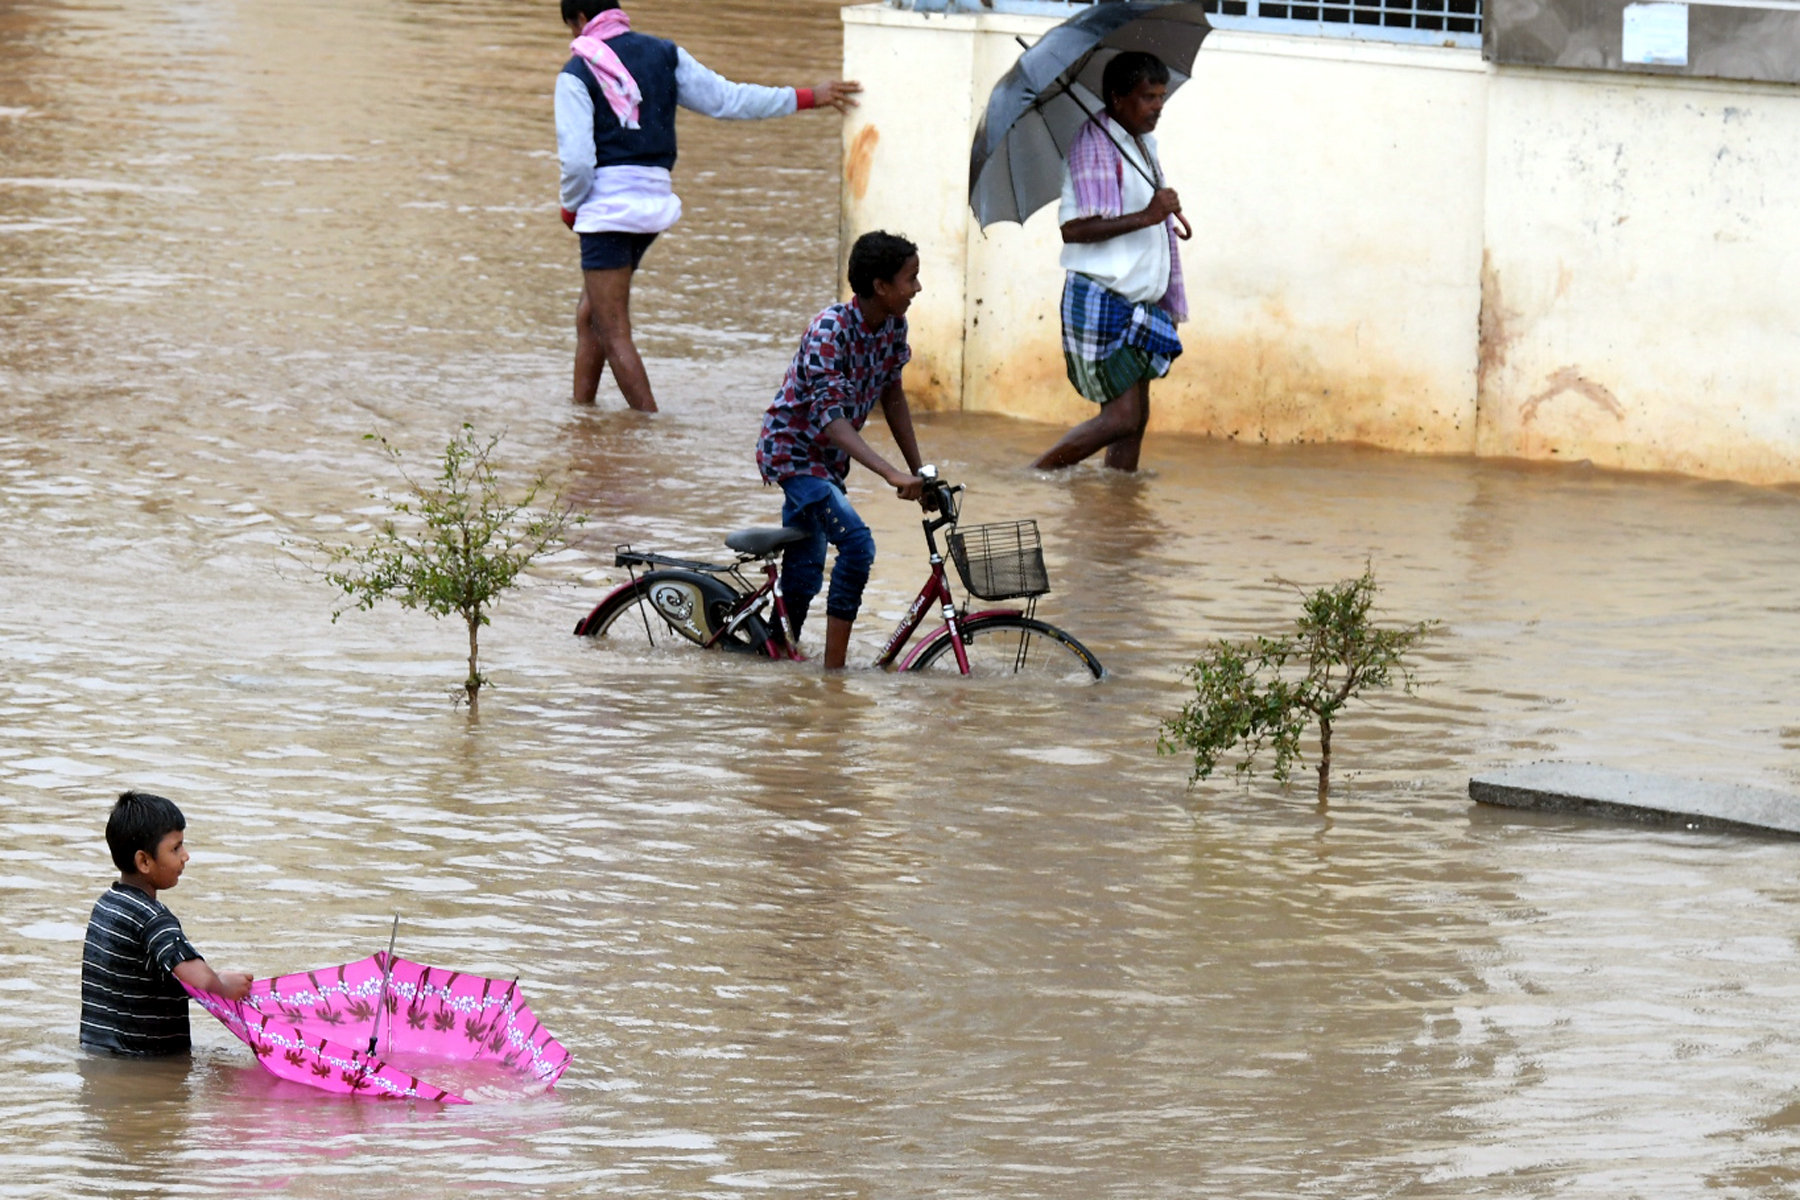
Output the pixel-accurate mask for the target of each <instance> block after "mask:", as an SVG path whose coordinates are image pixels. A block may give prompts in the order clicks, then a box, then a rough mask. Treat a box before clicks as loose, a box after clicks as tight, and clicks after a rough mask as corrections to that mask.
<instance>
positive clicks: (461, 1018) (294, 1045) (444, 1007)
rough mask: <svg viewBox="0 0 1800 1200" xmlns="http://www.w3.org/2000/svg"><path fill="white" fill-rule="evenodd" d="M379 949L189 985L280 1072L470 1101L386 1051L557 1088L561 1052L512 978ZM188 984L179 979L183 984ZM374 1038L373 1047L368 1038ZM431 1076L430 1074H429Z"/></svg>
mask: <svg viewBox="0 0 1800 1200" xmlns="http://www.w3.org/2000/svg"><path fill="white" fill-rule="evenodd" d="M388 966H389V956H388V955H387V954H385V953H377V954H373V955H371V956H369V957H368V958H365V959H360V960H358V961H357V962H353V963H345V964H344V965H342V966H338V967H325V968H321V969H319V970H315V971H305V972H301V973H299V974H294V975H283V976H280V977H279V978H276V979H264V980H259V981H257V982H256V983H254V984H252V985H251V987H250V993H249V994H248V995H247V996H245V997H244V998H243V999H242V1000H227V999H226V998H225V997H223V996H219V995H215V994H213V993H212V992H202V991H198V990H196V989H194V988H191V987H190V988H188V989H187V992H188V995H189V996H191V997H193V999H194V1001H195V1002H196V1003H198V1004H199V1005H200V1006H201V1007H202V1008H204V1009H206V1011H208V1012H210V1013H211V1014H212V1015H213V1016H215V1017H217V1018H218V1019H219V1022H220V1023H221V1024H223V1025H224V1026H225V1028H227V1029H229V1030H231V1032H232V1033H233V1034H235V1035H236V1036H237V1037H238V1039H239V1040H241V1041H242V1042H243V1043H244V1044H245V1045H247V1046H249V1047H250V1049H251V1051H252V1052H253V1053H254V1054H255V1056H256V1061H257V1062H258V1063H259V1064H261V1066H262V1067H263V1069H264V1070H266V1071H268V1072H269V1073H270V1074H271V1075H275V1076H277V1077H279V1078H281V1079H288V1080H292V1081H294V1082H296V1083H303V1084H306V1085H307V1086H309V1087H315V1088H321V1089H323V1090H325V1091H328V1092H339V1093H343V1094H347V1095H360V1096H373V1097H376V1098H378V1099H382V1100H429V1101H436V1102H439V1103H443V1104H467V1103H469V1102H470V1098H469V1097H467V1096H462V1095H458V1094H456V1093H455V1092H452V1091H449V1090H447V1089H445V1088H442V1087H439V1086H437V1085H435V1084H432V1083H429V1082H426V1081H424V1080H421V1079H419V1078H417V1077H416V1076H414V1075H411V1074H409V1073H408V1072H406V1071H402V1070H400V1069H399V1068H397V1067H395V1066H393V1065H391V1064H390V1063H388V1062H387V1061H386V1058H387V1057H388V1056H396V1055H404V1056H407V1058H408V1059H409V1061H410V1060H413V1059H415V1058H430V1059H439V1060H443V1061H445V1062H447V1063H449V1062H490V1063H492V1064H494V1065H495V1066H496V1067H498V1068H500V1069H502V1070H504V1071H507V1072H510V1073H512V1074H514V1075H517V1076H518V1077H519V1079H520V1081H521V1082H523V1083H525V1084H527V1085H529V1086H530V1088H531V1090H545V1089H548V1088H551V1087H554V1086H555V1084H556V1081H557V1080H558V1079H560V1078H561V1077H562V1073H563V1071H565V1070H566V1069H567V1068H568V1065H569V1052H568V1051H567V1050H565V1049H564V1048H563V1047H562V1045H561V1043H559V1042H558V1041H557V1040H556V1039H555V1038H553V1037H551V1036H550V1031H549V1030H547V1029H545V1028H544V1027H543V1024H542V1023H541V1022H539V1021H538V1019H537V1017H536V1016H534V1015H533V1014H532V1011H531V1009H530V1007H528V1006H527V1005H526V1003H525V999H524V997H523V996H522V995H520V993H519V988H518V983H517V981H514V982H512V983H504V982H501V981H498V980H493V979H485V978H483V977H481V976H479V975H465V974H463V973H462V972H459V971H446V970H444V969H443V968H441V967H430V966H426V965H424V964H423V963H415V962H409V961H407V960H406V959H404V958H399V957H394V958H393V959H392V968H393V969H392V973H391V974H390V973H389V970H388ZM183 986H186V985H183ZM372 1038H378V1044H377V1045H376V1047H375V1052H374V1053H371V1052H370V1051H369V1049H368V1046H369V1045H370V1039H372ZM427 1073H429V1072H427Z"/></svg>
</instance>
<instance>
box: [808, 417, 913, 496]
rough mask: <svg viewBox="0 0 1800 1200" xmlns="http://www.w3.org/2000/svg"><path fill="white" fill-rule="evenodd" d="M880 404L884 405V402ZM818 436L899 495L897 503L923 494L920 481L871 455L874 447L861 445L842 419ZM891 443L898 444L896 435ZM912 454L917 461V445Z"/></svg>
mask: <svg viewBox="0 0 1800 1200" xmlns="http://www.w3.org/2000/svg"><path fill="white" fill-rule="evenodd" d="M882 403H883V404H885V403H886V399H885V398H884V399H883V401H882ZM907 432H908V434H909V435H910V433H911V426H910V424H909V425H908V428H907ZM820 436H821V437H823V438H824V439H825V440H826V441H828V442H830V443H831V444H832V445H833V446H836V447H837V448H838V449H839V450H842V451H843V452H844V453H845V454H848V455H849V456H850V457H851V458H853V459H855V460H856V461H857V462H859V463H861V464H862V465H863V466H865V467H867V468H869V470H871V471H873V472H875V473H876V474H877V475H879V476H881V477H882V478H883V479H885V480H887V482H888V485H889V486H890V487H892V488H893V489H894V491H895V492H897V493H898V494H899V496H900V499H902V500H917V499H918V498H919V497H920V496H922V495H924V494H925V481H924V480H922V479H920V478H919V477H918V475H917V474H909V473H907V472H905V471H902V470H900V469H899V468H898V467H896V466H894V465H893V464H892V463H890V462H888V460H887V459H885V458H883V457H881V455H879V454H877V453H876V452H875V447H873V446H871V445H869V443H867V442H865V441H864V440H863V436H862V434H860V433H858V432H856V429H855V427H854V426H852V425H851V424H850V422H849V421H847V420H845V419H844V418H843V417H839V418H838V419H837V420H835V421H833V422H831V424H829V425H827V426H825V428H824V429H823V430H821V431H820ZM895 440H896V441H898V440H899V439H898V435H896V438H895ZM901 450H902V451H903V452H904V450H905V447H904V446H902V447H901ZM912 453H913V456H914V457H917V455H918V453H919V448H918V446H917V445H914V446H913V449H912Z"/></svg>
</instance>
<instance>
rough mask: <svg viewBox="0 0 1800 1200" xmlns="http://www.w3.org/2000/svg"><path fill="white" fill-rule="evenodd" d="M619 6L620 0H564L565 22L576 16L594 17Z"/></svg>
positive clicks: (565, 23) (563, 12)
mask: <svg viewBox="0 0 1800 1200" xmlns="http://www.w3.org/2000/svg"><path fill="white" fill-rule="evenodd" d="M617 7H619V0H562V14H563V24H564V25H567V24H568V23H569V22H570V21H573V20H574V19H575V18H576V17H588V18H590V19H592V18H594V17H597V16H599V15H600V14H601V13H603V12H605V11H606V10H607V9H609V8H617Z"/></svg>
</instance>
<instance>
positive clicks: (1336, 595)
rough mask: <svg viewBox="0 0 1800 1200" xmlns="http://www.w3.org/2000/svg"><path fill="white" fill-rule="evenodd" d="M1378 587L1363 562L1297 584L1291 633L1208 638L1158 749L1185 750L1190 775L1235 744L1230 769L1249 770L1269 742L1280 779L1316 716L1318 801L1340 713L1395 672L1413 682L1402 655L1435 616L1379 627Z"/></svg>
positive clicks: (1204, 772)
mask: <svg viewBox="0 0 1800 1200" xmlns="http://www.w3.org/2000/svg"><path fill="white" fill-rule="evenodd" d="M1295 590H1297V591H1300V589H1298V588H1296V589H1295ZM1378 590H1379V589H1378V588H1377V587H1376V584H1375V574H1374V570H1373V568H1369V567H1365V568H1364V570H1363V573H1362V575H1361V576H1360V577H1359V578H1356V579H1346V580H1344V581H1343V582H1341V583H1338V584H1335V585H1333V586H1331V587H1322V588H1319V589H1317V590H1316V591H1312V592H1306V591H1301V613H1300V616H1299V617H1298V618H1297V619H1296V620H1295V622H1294V628H1293V631H1292V632H1291V633H1288V634H1285V635H1283V636H1281V637H1257V638H1252V639H1251V640H1249V641H1245V642H1232V641H1225V640H1220V641H1218V642H1215V643H1213V645H1212V646H1210V647H1209V648H1208V649H1206V650H1205V651H1203V652H1202V653H1201V655H1200V657H1199V658H1197V659H1196V660H1195V661H1194V664H1193V666H1191V667H1189V668H1188V671H1187V678H1189V679H1191V680H1192V681H1193V683H1194V696H1193V698H1192V699H1190V700H1189V701H1188V702H1187V703H1186V704H1185V705H1183V706H1182V709H1181V711H1180V712H1179V713H1177V714H1176V715H1175V716H1173V717H1171V718H1169V719H1168V720H1166V721H1164V722H1163V723H1162V732H1161V735H1160V736H1159V737H1158V738H1157V750H1158V751H1159V752H1160V753H1163V754H1177V753H1181V752H1183V751H1191V752H1192V753H1193V755H1194V773H1193V775H1192V776H1191V777H1190V778H1189V782H1190V783H1192V782H1195V781H1197V780H1201V779H1206V778H1208V777H1210V776H1211V775H1212V773H1213V770H1214V768H1216V767H1217V766H1218V765H1219V762H1220V760H1221V759H1222V758H1224V757H1225V756H1226V755H1227V754H1229V753H1230V752H1231V751H1232V750H1233V749H1241V750H1242V752H1243V756H1242V757H1241V758H1240V759H1239V760H1238V761H1237V762H1236V763H1235V764H1234V765H1233V767H1232V770H1233V771H1234V773H1235V774H1236V775H1237V776H1238V777H1239V778H1240V779H1248V778H1249V777H1250V776H1251V775H1252V774H1253V773H1254V768H1255V762H1256V757H1257V755H1258V754H1259V753H1260V752H1261V751H1262V750H1263V749H1264V748H1265V747H1267V748H1268V749H1269V750H1270V751H1271V752H1272V753H1273V755H1274V766H1273V770H1272V771H1271V773H1272V774H1273V775H1274V777H1275V778H1276V780H1278V781H1279V782H1282V783H1286V782H1287V781H1288V778H1289V774H1290V769H1291V767H1292V766H1293V764H1294V762H1295V761H1296V760H1298V759H1299V758H1300V756H1301V755H1300V738H1301V736H1302V735H1303V734H1304V733H1305V732H1306V727H1307V726H1308V725H1309V724H1312V723H1314V722H1317V724H1318V726H1319V765H1318V768H1317V770H1318V774H1319V803H1321V804H1323V803H1325V801H1326V798H1327V796H1328V795H1329V793H1330V790H1331V731H1332V725H1333V724H1334V723H1335V722H1336V720H1337V718H1338V715H1339V713H1340V712H1342V711H1343V709H1344V707H1345V706H1346V705H1347V704H1349V703H1350V701H1352V700H1354V699H1356V698H1357V696H1359V695H1361V694H1362V693H1363V692H1365V691H1370V690H1373V689H1379V688H1388V687H1392V686H1393V685H1394V681H1395V679H1396V678H1398V679H1399V681H1400V683H1401V686H1402V687H1403V689H1404V690H1405V691H1407V692H1411V691H1412V690H1413V688H1414V686H1415V684H1414V679H1413V673H1412V671H1411V669H1410V668H1409V667H1408V666H1407V665H1406V663H1405V661H1404V658H1405V655H1406V654H1407V652H1408V651H1410V650H1411V649H1412V648H1413V647H1414V646H1415V645H1416V644H1417V643H1418V642H1419V640H1420V639H1421V638H1423V637H1425V636H1426V635H1427V634H1429V633H1430V632H1431V631H1432V630H1433V629H1434V628H1436V626H1437V622H1436V621H1420V622H1418V623H1416V624H1412V625H1403V626H1400V627H1398V628H1389V629H1383V628H1379V627H1377V626H1376V625H1375V623H1374V621H1373V617H1372V612H1373V609H1374V604H1375V594H1376V592H1377V591H1378Z"/></svg>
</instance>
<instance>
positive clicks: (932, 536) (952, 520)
mask: <svg viewBox="0 0 1800 1200" xmlns="http://www.w3.org/2000/svg"><path fill="white" fill-rule="evenodd" d="M926 470H928V471H929V470H930V468H929V467H928V468H926ZM925 488H926V491H927V492H928V493H929V494H930V495H931V497H932V499H933V501H934V505H933V506H934V507H935V508H936V509H937V516H935V517H927V518H925V519H924V520H923V521H921V522H919V524H920V525H921V526H923V527H924V529H925V545H926V547H927V548H929V549H930V551H931V577H930V578H929V579H927V580H926V581H925V586H923V587H921V588H920V589H919V594H918V596H916V597H915V598H914V599H913V602H912V605H911V606H910V607H909V608H908V609H907V610H906V615H905V616H903V617H901V618H900V623H899V624H898V625H896V626H894V632H893V633H891V634H889V635H888V640H887V644H886V645H884V646H882V648H881V653H880V654H879V655H877V656H876V658H875V665H876V666H877V667H880V668H881V669H882V670H884V671H893V670H900V671H905V670H907V669H908V668H910V667H911V666H912V664H913V662H914V660H916V659H917V658H918V657H919V656H920V655H921V654H923V653H925V651H926V650H927V649H928V648H929V647H930V646H932V645H933V644H934V643H936V642H937V641H938V640H939V639H940V638H946V637H947V638H950V639H952V640H951V642H950V651H951V653H952V654H954V655H956V669H957V671H959V672H960V673H962V674H964V675H967V674H968V673H969V652H968V651H967V650H966V649H964V646H965V644H966V643H965V642H964V641H963V635H962V626H963V622H965V621H970V620H973V619H975V618H976V617H986V616H996V615H1000V614H1007V615H1013V614H1017V613H1019V612H1020V611H1021V610H1019V609H1016V608H991V609H984V610H983V611H981V612H978V613H963V614H960V615H959V614H958V613H957V611H956V596H955V595H954V594H953V593H952V592H951V591H950V579H949V573H948V572H947V571H945V570H944V556H943V554H942V553H941V552H939V550H938V544H937V531H938V530H940V529H942V528H944V527H945V526H947V525H952V526H953V525H955V524H956V521H957V515H958V512H957V503H956V494H957V493H958V492H960V491H962V487H961V486H960V485H958V486H956V487H951V486H949V485H947V484H945V483H944V482H942V481H941V480H939V479H938V478H937V477H936V475H935V474H933V475H932V476H930V477H929V478H928V480H927V482H926V485H925ZM934 602H935V603H936V604H937V605H938V606H939V611H940V612H941V614H942V616H943V618H944V623H943V624H942V625H940V626H938V627H937V629H935V630H933V631H932V633H931V636H929V637H927V638H925V639H924V640H923V641H921V642H920V643H919V644H918V645H917V646H914V647H913V649H912V653H911V654H908V655H907V656H906V658H905V659H904V660H903V661H901V662H900V664H899V666H898V667H896V666H895V660H896V659H898V658H899V657H900V652H901V651H902V650H904V649H905V648H906V643H907V641H908V640H909V639H911V637H912V635H913V634H914V633H915V632H917V630H918V628H919V626H920V625H921V624H922V623H924V620H925V613H926V610H927V609H929V608H930V607H931V605H932V604H933V603H934Z"/></svg>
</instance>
